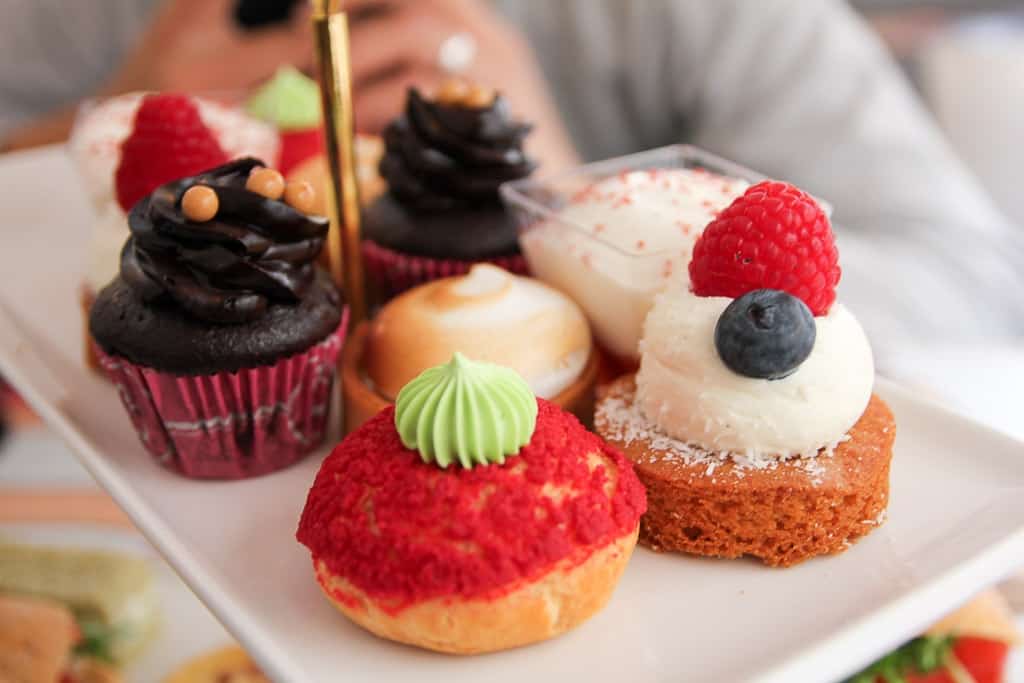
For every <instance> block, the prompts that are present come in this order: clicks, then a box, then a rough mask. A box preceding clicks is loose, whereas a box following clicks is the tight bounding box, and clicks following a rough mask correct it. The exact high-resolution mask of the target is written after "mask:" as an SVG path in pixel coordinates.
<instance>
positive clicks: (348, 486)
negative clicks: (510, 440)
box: [297, 399, 646, 654]
mask: <svg viewBox="0 0 1024 683" xmlns="http://www.w3.org/2000/svg"><path fill="white" fill-rule="evenodd" d="M538 405H539V412H538V415H537V427H536V430H535V432H534V434H533V438H532V439H531V441H530V443H529V444H527V445H526V446H524V447H523V448H522V450H521V451H520V452H519V454H517V455H513V456H509V457H508V458H507V459H506V460H505V463H504V464H501V465H488V466H482V467H475V468H473V469H469V470H467V469H462V468H461V467H458V466H452V467H449V468H448V469H446V470H445V469H441V468H439V467H437V466H436V465H433V464H426V463H424V462H423V461H422V460H421V459H420V456H419V453H417V452H416V451H413V450H409V449H407V448H405V447H404V446H403V445H402V443H401V441H400V439H399V437H398V434H397V432H396V430H395V427H394V408H387V409H385V410H383V411H381V413H380V414H378V415H377V416H376V417H374V418H373V419H371V420H370V421H369V422H367V423H366V424H365V425H363V426H362V427H361V428H360V429H358V430H357V431H355V432H353V433H352V434H350V435H349V436H348V437H347V438H346V439H345V440H344V441H343V442H342V443H341V444H340V445H339V446H338V447H337V448H335V450H334V452H333V453H331V455H329V456H328V457H327V458H326V459H325V460H324V462H323V464H322V465H321V468H320V472H319V473H318V474H317V477H316V481H315V482H314V484H313V487H312V489H311V490H310V492H309V497H308V499H307V501H306V507H305V509H304V510H303V513H302V518H301V520H300V523H299V529H298V534H297V537H298V540H299V541H300V542H301V543H303V544H304V545H305V546H307V547H308V548H309V549H310V552H311V554H312V557H313V565H314V569H315V572H316V576H317V580H318V581H319V583H320V585H321V587H322V588H323V589H324V592H325V593H326V594H327V596H328V597H329V598H330V600H331V602H333V603H334V604H335V605H336V606H337V607H338V609H339V610H341V611H342V612H343V613H344V614H345V615H346V616H348V617H349V618H350V619H352V620H353V621H354V622H356V623H357V624H359V625H361V626H363V627H364V628H366V629H367V630H369V631H371V632H373V633H375V634H377V635H379V636H381V637H384V638H388V639H391V640H397V641H400V642H404V643H408V644H411V645H416V646H419V647H423V648H427V649H430V650H437V651H440V652H450V653H460V654H471V653H480V652H491V651H495V650H502V649H506V648H511V647H516V646H519V645H526V644H528V643H532V642H536V641H539V640H543V639H546V638H550V637H552V636H555V635H558V634H560V633H563V632H565V631H567V630H569V629H571V628H573V627H574V626H577V625H578V624H580V623H582V622H583V621H584V620H586V619H587V618H588V617H590V616H591V615H592V614H594V613H595V612H596V611H597V610H599V609H600V608H601V607H602V606H603V605H604V604H605V603H606V602H607V600H608V598H609V597H610V596H611V593H612V590H613V589H614V587H615V585H616V584H617V583H618V579H619V577H620V576H621V574H622V571H623V569H624V568H625V565H626V563H627V562H628V560H629V557H630V554H631V553H632V551H633V547H634V546H635V544H636V538H637V530H638V523H639V519H640V515H642V514H643V512H644V510H645V509H646V496H645V494H644V490H643V487H642V485H641V484H640V481H639V480H638V479H637V477H636V475H635V474H634V473H633V470H632V467H631V466H630V464H629V462H628V461H627V460H626V459H625V458H624V457H623V455H622V454H621V453H619V451H617V450H615V449H614V448H611V447H610V446H608V445H607V444H605V443H604V442H603V441H601V440H600V439H599V438H598V437H596V436H595V435H593V434H591V433H590V432H587V431H586V430H585V429H584V428H583V426H582V425H581V424H580V423H579V421H578V420H576V418H574V417H573V416H572V415H570V414H569V413H566V412H565V411H563V410H561V409H559V408H558V407H556V406H555V405H553V404H551V403H548V402H547V401H544V400H543V399H538Z"/></svg>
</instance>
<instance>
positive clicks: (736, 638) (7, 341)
mask: <svg viewBox="0 0 1024 683" xmlns="http://www.w3.org/2000/svg"><path fill="white" fill-rule="evenodd" d="M0 187H4V188H5V198H4V202H3V204H2V205H0V235H2V242H0V272H2V273H3V290H2V296H0V304H2V306H3V307H4V308H6V309H7V311H8V313H7V315H8V317H10V318H11V319H12V320H13V321H16V325H17V327H19V328H20V329H21V331H22V333H23V334H22V335H21V337H22V339H21V341H20V342H19V340H18V337H19V335H18V334H16V333H11V332H10V331H11V330H14V327H7V329H8V330H9V332H8V334H5V335H0V371H2V372H3V373H4V374H5V375H7V376H8V377H9V378H10V379H11V380H12V381H13V382H14V383H15V385H16V386H17V387H18V388H19V389H20V390H21V391H22V392H23V393H24V394H25V395H26V397H27V398H28V400H29V401H30V402H31V403H32V404H33V406H34V407H35V408H36V409H37V410H38V411H39V412H40V413H41V415H42V416H43V417H44V418H45V419H46V420H47V422H48V423H49V424H50V425H51V427H52V428H53V429H55V430H56V431H57V432H58V433H59V434H60V435H61V436H62V437H63V438H64V439H65V440H67V442H68V443H69V444H70V445H71V447H72V448H73V449H74V450H75V451H76V453H77V454H78V456H79V457H80V458H81V460H82V462H83V464H84V465H85V466H86V467H87V468H88V469H89V470H90V471H91V472H92V474H93V475H94V476H95V477H96V479H97V480H98V481H99V482H100V484H102V485H103V486H104V487H105V488H106V489H107V490H108V491H109V492H110V493H111V495H112V496H113V497H114V498H115V499H116V500H117V501H118V503H119V504H120V505H121V506H122V507H124V509H125V510H126V511H127V512H128V514H129V515H130V516H131V517H132V519H133V520H134V521H135V523H136V524H137V525H138V527H139V528H140V529H141V530H142V531H143V533H145V534H146V535H147V536H148V538H149V539H150V541H151V542H152V543H153V545H155V546H156V547H157V548H158V549H159V550H160V552H161V553H163V554H164V556H165V557H166V558H167V560H168V562H169V563H170V564H171V565H172V566H173V567H174V568H175V569H176V570H177V571H178V572H179V573H180V574H181V576H182V577H183V578H184V580H185V581H186V582H187V583H188V584H189V585H190V586H192V588H193V589H194V590H195V591H196V593H197V594H198V595H199V597H200V598H201V599H202V600H203V601H204V602H205V603H206V604H207V605H208V606H209V607H210V609H211V610H213V612H214V613H215V614H216V615H217V616H218V617H220V619H221V620H222V621H223V623H224V624H225V626H226V627H227V628H228V629H229V630H230V631H232V632H233V633H234V634H235V635H236V636H237V637H238V639H239V640H240V641H242V643H243V644H244V645H246V646H247V647H248V648H249V649H250V651H251V652H252V653H253V655H254V656H255V657H256V658H257V659H258V661H259V662H260V663H261V664H262V666H264V667H265V669H266V670H267V672H268V673H269V674H270V675H271V676H272V677H273V678H274V679H275V680H278V681H281V682H282V683H283V682H286V681H287V682H294V683H321V682H324V681H332V680H376V681H395V680H407V679H409V680H411V679H426V680H446V681H450V682H452V683H455V682H457V681H472V682H473V683H477V682H478V681H480V680H487V681H515V682H516V683H520V682H521V681H523V680H551V679H556V678H559V677H568V676H575V675H578V674H582V675H584V676H586V680H592V681H623V680H643V681H653V680H666V681H668V680H672V681H676V680H681V679H685V680H688V681H717V682H721V681H730V682H732V681H746V680H758V681H786V682H787V683H792V682H794V681H801V682H803V681H830V680H837V679H840V678H842V677H843V676H844V675H847V674H849V673H850V672H852V671H854V670H856V669H858V668H859V667H861V666H862V665H864V664H865V662H867V661H868V660H870V659H872V658H873V657H875V656H877V655H879V654H881V653H882V652H884V651H885V650H887V649H888V648H890V647H891V646H893V645H895V644H897V643H899V642H900V641H902V640H903V639H905V638H908V637H910V636H912V635H913V634H915V633H916V632H918V631H919V630H920V629H922V628H923V627H924V626H925V625H926V624H927V623H928V622H929V621H930V620H932V619H934V618H936V617H938V616H939V615H940V614H942V613H943V612H945V611H947V610H949V609H951V608H952V607H954V606H956V605H957V604H958V602H960V601H962V600H964V599H965V598H967V597H968V596H969V595H970V594H971V593H972V592H974V591H975V590H977V589H978V588H980V587H982V586H983V585H986V584H988V583H992V582H994V581H996V580H997V579H999V578H1000V577H1002V576H1003V575H1005V574H1007V573H1008V572H1009V571H1010V570H1011V569H1013V568H1014V567H1016V566H1018V565H1020V564H1022V563H1024V460H1022V456H1024V445H1022V444H1021V443H1020V442H1017V441H1014V440H1012V439H1010V438H1008V437H1005V436H1002V435H1000V434H998V433H995V432H992V431H989V430H987V429H985V428H983V427H980V426H978V425H976V424H974V423H972V422H970V421H968V420H965V419H963V418H960V417H957V416H956V415H954V414H952V413H949V412H947V411H945V410H943V409H942V408H939V407H937V406H934V405H931V404H928V403H924V402H921V401H919V400H917V399H916V398H915V397H914V396H912V395H910V394H909V393H907V392H905V391H903V390H901V389H899V388H898V387H896V386H893V385H891V384H889V383H886V382H879V385H878V389H879V391H880V393H881V394H882V396H883V397H884V398H885V399H886V400H888V401H889V402H890V405H891V406H892V408H893V410H894V412H895V413H896V418H897V421H898V425H899V427H898V434H899V435H898V437H897V442H896V455H895V459H894V461H893V468H892V501H891V504H890V507H889V521H888V522H887V523H886V524H885V526H883V527H882V528H881V529H879V530H877V531H875V532H874V533H872V534H871V535H870V536H868V537H867V538H866V539H864V540H862V541H861V542H859V543H858V544H856V545H855V546H854V547H853V548H851V549H850V550H849V551H847V552H846V553H844V554H842V555H840V556H837V557H832V558H824V559H818V560H813V561H810V562H807V563H805V564H803V565H800V566H798V567H795V568H792V569H785V570H778V569H768V568H765V567H763V566H761V565H760V564H758V563H756V562H753V561H716V560H704V559H695V558H688V557H683V556H679V555H657V554H655V553H652V552H649V551H647V550H644V549H639V550H638V551H637V552H636V554H635V555H634V557H633V559H632V561H631V563H630V565H629V567H628V569H627V571H626V573H625V576H624V577H623V579H622V583H621V584H620V586H619V588H618V590H617V592H616V593H615V596H614V597H613V599H612V601H611V603H610V604H609V605H608V607H607V608H606V609H605V610H604V611H602V612H601V613H600V614H598V615H597V616H596V617H595V618H594V619H592V620H591V621H590V622H588V623H587V624H585V625H583V626H582V627H581V628H579V629H577V630H576V631H574V632H572V633H569V634H567V635H565V636H563V637H561V638H558V639H556V640H553V641H549V642H546V643H543V644H540V645H536V646H532V647H528V648H523V649H520V650H516V651H511V652H504V653H500V654H496V655H488V656H481V657H472V658H455V657H447V656H441V655H435V654H430V653H427V652H421V651H418V650H415V649H412V648H408V647H400V646H397V645H393V644H390V643H387V642H384V641H381V640H377V639H375V638H373V637H372V636H370V635H368V634H366V633H364V632H363V631H361V630H359V629H358V628H356V627H355V626H353V625H351V624H349V623H348V622H347V621H346V620H345V619H344V618H342V617H341V616H340V615H339V614H338V613H336V612H335V611H334V610H333V609H332V608H331V607H330V606H329V605H328V604H327V603H326V601H325V600H324V599H323V598H322V597H321V594H320V592H319V589H318V588H317V586H316V583H315V582H314V580H313V577H312V571H311V567H310V562H309V557H308V555H307V553H306V551H305V549H304V548H302V547H301V546H299V545H298V543H296V541H295V540H294V533H295V527H296V523H297V520H298V518H299V513H300V511H301V509H302V505H303V503H304V501H305V495H306V491H307V489H308V487H309V485H310V483H311V482H312V480H313V476H314V474H315V472H316V468H317V465H318V462H319V461H320V459H321V457H322V455H323V453H324V452H325V450H322V451H321V452H320V453H318V454H317V455H316V456H313V457H310V458H309V459H308V460H306V461H305V462H303V463H301V464H299V465H297V466H295V467H293V468H291V469H289V470H286V471H284V472H280V473H277V474H273V475H270V476H267V477H264V478H261V479H255V480H248V481H240V482H223V483H211V482H196V481H189V480H187V479H183V478H180V477H178V476H176V475H174V474H171V473H169V472H167V471H165V470H163V469H161V468H160V467H159V466H157V465H156V464H154V463H153V462H151V460H150V459H149V457H148V456H147V455H146V453H145V452H144V451H143V449H142V447H141V446H140V445H139V443H138V440H137V438H136V436H135V433H134V432H133V431H132V429H131V427H130V425H129V422H128V419H127V417H126V415H125V414H124V412H123V410H122V408H121V406H120V404H119V402H118V399H117V395H116V392H115V391H114V389H113V387H111V386H110V385H108V384H107V383H106V382H104V381H103V380H101V379H100V378H99V377H96V376H94V375H92V374H91V373H89V372H88V371H86V370H85V369H84V368H83V367H82V364H81V362H80V361H79V355H80V343H81V332H80V330H81V328H80V324H81V320H80V311H79V308H78V303H77V294H76V291H77V290H76V288H77V286H78V282H79V273H80V272H81V262H82V261H83V260H84V253H83V249H84V245H85V243H86V239H87V233H88V223H89V220H90V218H89V217H90V215H91V214H90V211H89V208H88V207H87V206H86V205H85V202H84V200H83V199H82V197H80V196H79V194H78V192H77V189H76V187H77V186H76V184H75V178H74V177H73V174H72V172H71V170H70V168H69V167H68V166H67V163H66V161H64V159H63V157H62V156H61V155H60V154H59V153H57V152H55V151H53V150H50V151H45V152H41V153H34V154H29V155H21V156H17V157H14V158H12V159H9V160H7V161H5V162H3V163H2V164H0ZM11 324H12V322H11V321H5V320H0V327H6V326H8V325H11ZM26 348H31V349H32V354H31V356H29V357H26V356H25V352H24V349H26ZM26 358H27V360H26ZM40 366H45V367H46V368H48V370H46V371H40ZM54 379H56V380H57V382H59V383H60V385H61V386H59V387H54V386H53V381H54Z"/></svg>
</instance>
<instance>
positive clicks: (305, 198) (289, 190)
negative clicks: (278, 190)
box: [284, 180, 316, 213]
mask: <svg viewBox="0 0 1024 683" xmlns="http://www.w3.org/2000/svg"><path fill="white" fill-rule="evenodd" d="M284 200H285V202H287V203H288V205H289V206H290V207H292V208H293V209H295V210H296V211H301V212H302V213H313V209H314V207H315V206H316V190H314V189H313V185H312V184H311V183H309V181H306V180H299V181H292V182H290V183H288V185H287V186H286V187H285V188H284Z"/></svg>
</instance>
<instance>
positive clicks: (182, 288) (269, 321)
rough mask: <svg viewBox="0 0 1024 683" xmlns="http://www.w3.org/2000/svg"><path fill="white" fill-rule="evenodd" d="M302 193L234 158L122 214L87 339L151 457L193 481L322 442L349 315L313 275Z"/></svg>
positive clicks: (233, 473) (319, 224) (257, 468)
mask: <svg viewBox="0 0 1024 683" xmlns="http://www.w3.org/2000/svg"><path fill="white" fill-rule="evenodd" d="M312 200H313V189H312V187H311V186H309V185H308V184H307V183H301V184H297V183H293V184H286V183H285V182H284V179H283V178H282V177H281V175H280V174H279V173H278V172H277V171H273V170H271V169H267V168H264V167H263V164H262V163H261V162H259V161H257V160H256V159H251V158H250V159H240V160H237V161H233V162H231V163H229V164H225V165H224V166H220V167H218V168H215V169H212V170H209V171H206V172H204V173H202V174H200V175H198V176H195V177H192V178H184V179H181V180H178V181H175V182H172V183H169V184H167V185H164V186H162V187H160V188H158V189H157V190H156V191H154V192H153V194H152V195H150V196H149V197H146V198H144V199H143V200H142V201H140V202H139V203H138V204H136V205H135V207H134V208H133V209H132V211H131V212H130V214H129V216H128V221H129V227H130V229H131V237H130V238H129V239H128V242H127V243H126V244H125V246H124V250H123V251H122V254H121V269H120V275H119V276H118V277H117V278H115V279H114V281H113V282H112V283H111V284H110V285H108V286H107V287H106V288H104V289H103V290H102V291H101V292H100V294H99V296H98V297H97V299H96V303H95V304H94V305H93V308H92V313H91V316H90V321H89V328H90V332H91V334H92V336H93V338H94V340H95V341H96V344H97V346H98V348H99V352H100V353H99V356H100V364H101V366H102V368H103V369H104V370H105V371H106V373H107V374H108V375H109V376H110V378H111V380H113V381H114V383H115V384H116V385H117V386H118V389H119V393H120V394H121V398H122V400H123V401H124V404H125V407H126V409H127V410H128V413H129V415H130V416H131V419H132V421H133V423H134V425H135V427H136V429H137V430H138V432H139V436H140V438H141V439H142V442H143V444H144V445H145V447H146V448H147V449H148V450H149V451H150V453H152V454H153V455H154V456H155V457H156V458H157V459H158V461H159V462H160V463H161V464H163V465H164V466H166V467H169V468H171V469H173V470H175V471H177V472H180V473H182V474H184V475H186V476H189V477H196V478H218V479H234V478H242V477H249V476H256V475H259V474H265V473H267V472H271V471H273V470H276V469H280V468H282V467H285V466H287V465H289V464H291V463H293V462H295V461H296V460H298V459H299V458H301V457H302V456H303V455H305V454H307V453H308V452H309V451H311V450H312V449H314V448H315V447H316V446H317V445H319V443H320V442H321V441H322V440H323V436H324V431H325V427H326V421H327V415H328V408H329V406H328V403H329V401H330V395H331V385H332V383H333V380H334V374H335V366H336V359H337V356H338V353H339V351H340V349H341V345H342V342H343V340H344V334H345V325H346V320H347V315H346V314H345V312H343V310H342V308H343V307H342V302H341V296H340V294H339V292H338V291H337V289H336V288H335V287H334V285H333V284H332V283H331V282H330V280H329V279H328V278H327V277H326V275H324V274H323V273H322V272H320V271H318V270H317V269H316V268H315V266H314V261H315V259H316V256H317V254H318V253H319V251H320V249H321V248H322V246H323V243H324V239H325V237H326V235H327V221H326V219H324V218H321V217H317V216H310V215H307V214H306V213H305V211H306V210H308V207H309V206H310V205H311V204H312Z"/></svg>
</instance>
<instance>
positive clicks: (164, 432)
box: [98, 309, 348, 479]
mask: <svg viewBox="0 0 1024 683" xmlns="http://www.w3.org/2000/svg"><path fill="white" fill-rule="evenodd" d="M347 327H348V309H345V311H344V312H343V314H342V318H341V323H340V324H339V325H338V327H337V329H336V330H335V331H334V332H333V333H332V334H331V335H330V336H328V337H327V338H326V339H324V340H322V341H320V342H319V343H317V344H316V345H315V346H313V347H312V348H310V349H308V350H307V351H305V352H303V353H300V354H296V355H294V356H290V357H288V358H282V359H281V360H279V361H278V362H277V363H275V364H274V365H269V366H263V367H257V368H247V369H243V370H240V371H238V372H221V373H217V374H215V375H196V376H181V375H173V374H171V373H167V372H160V371H159V370H154V369H153V368H148V367H145V366H141V365H136V364H134V363H131V362H130V361H128V360H126V359H124V358H120V357H116V356H110V355H107V354H106V353H104V352H103V351H102V349H98V351H99V361H100V366H101V367H102V368H103V370H104V371H105V372H106V374H107V376H108V377H110V380H111V381H112V382H113V383H114V384H115V385H116V386H117V390H118V394H120V396H121V402H122V403H123V404H124V407H125V409H126V410H127V411H128V415H129V416H130V418H131V420H132V424H133V425H134V426H135V430H136V431H137V432H138V433H139V438H140V440H141V441H142V444H143V446H145V447H146V450H148V451H149V452H150V454H151V455H152V456H153V457H154V458H156V461H157V462H158V463H160V464H161V465H163V466H164V467H166V468H167V469H169V470H172V471H174V472H177V473H179V474H182V475H184V476H186V477H189V478H193V479H244V478H247V477H256V476H259V475H261V474H267V473H269V472H273V471H275V470H279V469H282V468H284V467H287V466H289V465H291V464H293V463H295V462H297V461H298V460H301V459H302V458H303V457H304V456H305V455H307V454H308V453H309V452H310V451H312V450H313V449H315V448H316V447H317V446H319V445H320V443H321V442H322V441H323V438H324V433H325V431H326V427H327V419H328V413H329V409H330V400H331V388H332V386H333V384H334V376H335V373H336V368H337V361H338V354H339V353H340V352H341V347H342V344H343V343H344V340H345V331H346V329H347Z"/></svg>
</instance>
